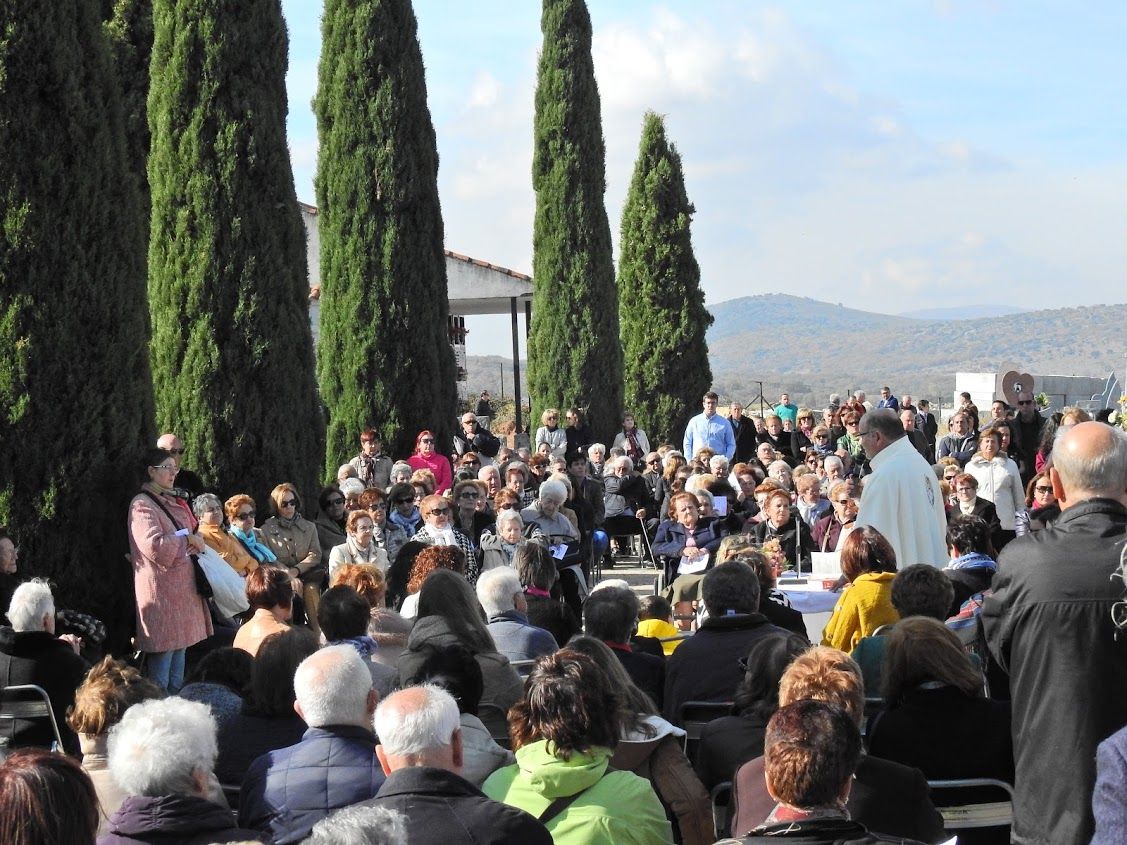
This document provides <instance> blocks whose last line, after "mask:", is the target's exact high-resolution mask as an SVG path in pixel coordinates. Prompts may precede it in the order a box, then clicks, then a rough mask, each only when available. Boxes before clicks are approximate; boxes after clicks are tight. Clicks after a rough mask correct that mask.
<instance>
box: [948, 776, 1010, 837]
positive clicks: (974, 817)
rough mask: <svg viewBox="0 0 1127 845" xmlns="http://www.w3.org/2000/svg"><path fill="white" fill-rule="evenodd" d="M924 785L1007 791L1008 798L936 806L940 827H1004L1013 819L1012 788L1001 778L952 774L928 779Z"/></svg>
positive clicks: (956, 828) (954, 828) (957, 828)
mask: <svg viewBox="0 0 1127 845" xmlns="http://www.w3.org/2000/svg"><path fill="white" fill-rule="evenodd" d="M927 786H928V789H930V790H932V791H935V790H944V789H965V788H968V787H971V788H973V787H994V788H996V789H1001V790H1003V791H1004V792H1005V793H1006V794H1007V795H1009V797H1010V800H1008V801H982V802H979V803H977V804H961V805H952V806H941V805H940V804H939V803H938V802H936V807H935V808H936V809H937V810H938V811H939V814H940V815H941V816H943V828H944V830H948V831H951V830H969V829H976V828H984V827H1005V826H1009V825H1011V824H1012V823H1013V797H1014V788H1013V786H1012V785H1011V784H1009V783H1006V782H1005V781H1004V780H997V779H995V778H956V779H953V780H929V781H928V782H927Z"/></svg>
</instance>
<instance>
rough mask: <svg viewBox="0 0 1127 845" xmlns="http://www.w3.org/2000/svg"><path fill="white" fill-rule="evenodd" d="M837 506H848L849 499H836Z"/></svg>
mask: <svg viewBox="0 0 1127 845" xmlns="http://www.w3.org/2000/svg"><path fill="white" fill-rule="evenodd" d="M834 504H835V505H848V504H849V499H834Z"/></svg>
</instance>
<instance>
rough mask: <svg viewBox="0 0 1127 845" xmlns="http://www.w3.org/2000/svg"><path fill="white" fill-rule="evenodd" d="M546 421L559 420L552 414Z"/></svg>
mask: <svg viewBox="0 0 1127 845" xmlns="http://www.w3.org/2000/svg"><path fill="white" fill-rule="evenodd" d="M548 419H550V420H558V419H559V417H557V416H556V415H555V414H552V415H551V416H550V417H548Z"/></svg>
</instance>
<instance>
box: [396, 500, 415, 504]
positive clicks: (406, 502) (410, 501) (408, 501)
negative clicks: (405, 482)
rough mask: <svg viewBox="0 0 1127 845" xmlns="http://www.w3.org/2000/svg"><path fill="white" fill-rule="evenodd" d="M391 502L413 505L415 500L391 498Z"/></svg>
mask: <svg viewBox="0 0 1127 845" xmlns="http://www.w3.org/2000/svg"><path fill="white" fill-rule="evenodd" d="M391 503H392V504H393V505H413V504H414V503H415V500H414V499H393V500H392V502H391Z"/></svg>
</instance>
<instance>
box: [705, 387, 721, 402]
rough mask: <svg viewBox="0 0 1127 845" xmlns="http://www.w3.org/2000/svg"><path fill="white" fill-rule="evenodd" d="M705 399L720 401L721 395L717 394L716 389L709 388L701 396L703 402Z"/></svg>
mask: <svg viewBox="0 0 1127 845" xmlns="http://www.w3.org/2000/svg"><path fill="white" fill-rule="evenodd" d="M705 399H711V400H712V401H713V402H719V401H720V397H719V396H717V395H716V391H714V390H709V391H708V392H707V393H705V394H704V396H702V397H701V401H702V402H703V401H704V400H705Z"/></svg>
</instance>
